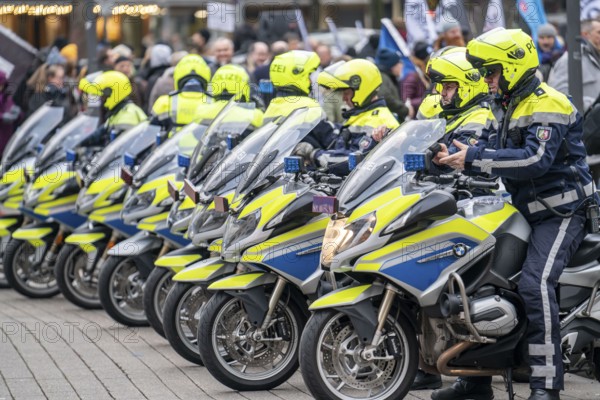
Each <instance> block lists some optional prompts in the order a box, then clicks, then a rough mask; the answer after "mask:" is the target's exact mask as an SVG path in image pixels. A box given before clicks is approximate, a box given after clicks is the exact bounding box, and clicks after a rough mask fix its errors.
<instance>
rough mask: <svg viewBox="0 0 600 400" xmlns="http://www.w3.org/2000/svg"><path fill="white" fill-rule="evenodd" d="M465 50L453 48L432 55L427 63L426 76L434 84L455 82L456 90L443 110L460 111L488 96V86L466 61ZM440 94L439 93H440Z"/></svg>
mask: <svg viewBox="0 0 600 400" xmlns="http://www.w3.org/2000/svg"><path fill="white" fill-rule="evenodd" d="M466 54H467V53H466V48H464V47H454V48H452V49H447V50H446V51H441V50H440V52H439V54H434V56H433V57H431V58H430V59H429V62H428V63H427V68H426V72H427V76H429V79H431V81H432V82H434V83H435V84H436V90H439V87H438V86H437V85H438V84H442V83H444V82H456V83H457V84H458V89H457V90H456V93H455V94H454V97H453V98H452V102H451V103H450V104H448V105H445V106H442V107H443V108H445V109H448V108H450V109H461V108H463V107H465V106H467V105H470V104H472V102H473V101H477V100H479V99H481V98H482V97H484V96H485V95H487V94H488V91H489V89H488V85H487V84H486V83H485V81H484V80H483V77H482V76H481V74H480V73H479V71H478V70H477V69H475V68H474V67H473V65H471V63H470V62H469V61H467V56H466ZM440 93H441V92H440Z"/></svg>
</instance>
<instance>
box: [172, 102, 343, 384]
mask: <svg viewBox="0 0 600 400" xmlns="http://www.w3.org/2000/svg"><path fill="white" fill-rule="evenodd" d="M321 119H322V115H321V109H320V108H313V109H310V108H305V109H299V110H297V111H295V112H293V113H292V114H291V115H290V116H289V118H288V119H287V120H286V121H285V122H283V124H282V126H281V128H279V129H278V130H277V131H276V132H275V133H274V134H273V135H272V136H271V137H270V138H269V140H268V141H267V143H266V144H265V145H264V147H263V149H262V150H261V151H260V153H259V155H258V156H257V157H256V158H255V159H254V161H253V163H252V166H251V168H250V169H249V170H248V173H247V176H246V178H245V179H243V180H242V181H241V182H240V184H239V185H238V188H237V189H236V193H235V196H234V198H233V200H232V203H231V210H230V213H231V215H230V216H229V217H228V220H227V226H226V229H225V234H224V236H223V242H222V252H221V260H219V259H217V260H215V261H214V263H215V264H213V268H229V269H230V271H231V272H236V274H234V275H230V276H226V277H224V278H222V279H219V280H216V281H214V282H212V283H210V285H209V286H208V290H209V291H214V292H215V293H214V294H213V295H212V297H211V298H210V300H208V302H207V303H206V305H205V306H204V309H203V310H202V312H201V315H200V321H199V325H198V346H199V350H200V356H201V358H202V361H203V362H204V365H205V366H206V367H207V369H208V370H209V372H210V373H211V374H212V375H213V376H214V377H215V378H216V379H217V380H219V381H220V382H221V383H223V384H225V385H227V386H229V387H231V388H233V389H236V390H265V389H271V388H274V387H276V386H279V385H280V384H282V383H283V382H285V381H286V380H287V379H288V378H289V377H290V376H291V375H292V374H293V373H294V372H295V371H296V369H297V368H298V358H297V357H298V350H299V344H300V343H299V341H300V333H301V331H302V328H303V327H304V324H305V321H306V319H307V317H308V308H307V301H310V300H311V298H316V297H317V290H318V289H319V287H320V285H319V284H320V282H321V276H322V273H321V271H320V270H319V269H318V253H319V249H320V248H321V243H322V241H323V234H324V229H325V227H326V225H327V220H328V216H326V215H325V216H324V215H322V214H321V213H320V212H318V211H313V209H312V200H313V197H314V196H315V195H332V194H334V193H335V191H336V189H337V188H338V187H339V185H340V184H341V181H342V179H341V178H339V177H336V176H332V175H328V174H326V173H323V172H320V171H314V172H311V173H307V174H304V173H302V172H301V166H302V165H303V163H304V162H303V160H302V158H301V157H288V156H290V155H291V154H292V152H293V150H294V149H295V147H296V145H297V144H298V143H300V142H301V140H302V139H304V137H305V136H306V135H307V134H308V133H309V132H310V131H312V130H313V128H314V127H315V126H316V125H317V124H318V123H319V122H320V121H321ZM286 164H287V166H286V167H285V168H284V165H286ZM284 171H285V172H288V173H289V174H288V175H284ZM217 200H219V199H217ZM207 263H208V262H207ZM224 264H226V265H227V266H225V265H224ZM238 264H239V265H238ZM183 272H185V271H183ZM183 272H181V273H183Z"/></svg>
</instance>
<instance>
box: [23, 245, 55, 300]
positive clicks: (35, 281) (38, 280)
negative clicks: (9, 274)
mask: <svg viewBox="0 0 600 400" xmlns="http://www.w3.org/2000/svg"><path fill="white" fill-rule="evenodd" d="M40 249H41V248H38V247H35V246H33V245H32V244H31V243H29V242H23V243H22V244H21V246H19V247H18V248H17V250H16V251H15V256H14V261H13V269H14V271H15V274H14V275H15V278H16V280H17V281H18V282H19V284H20V285H21V286H23V287H26V288H27V289H28V290H30V291H31V292H34V293H40V294H43V293H49V292H55V291H56V290H57V287H58V284H57V282H56V277H55V276H54V270H53V268H42V266H41V262H40V263H37V264H34V261H33V259H34V258H35V256H36V251H40ZM44 256H45V254H43V255H42V257H41V259H43V257H44Z"/></svg>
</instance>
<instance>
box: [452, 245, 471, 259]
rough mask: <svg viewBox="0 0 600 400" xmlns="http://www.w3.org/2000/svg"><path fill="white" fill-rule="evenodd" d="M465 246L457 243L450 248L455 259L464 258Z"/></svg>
mask: <svg viewBox="0 0 600 400" xmlns="http://www.w3.org/2000/svg"><path fill="white" fill-rule="evenodd" d="M467 250H468V249H467V246H466V245H465V244H463V243H457V244H455V245H454V246H452V252H453V253H454V255H455V256H456V257H464V256H465V254H467Z"/></svg>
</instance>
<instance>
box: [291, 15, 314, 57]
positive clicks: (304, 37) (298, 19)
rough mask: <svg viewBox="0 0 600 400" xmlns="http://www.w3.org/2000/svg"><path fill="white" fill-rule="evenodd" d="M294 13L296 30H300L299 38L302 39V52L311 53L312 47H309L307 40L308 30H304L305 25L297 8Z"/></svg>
mask: <svg viewBox="0 0 600 400" xmlns="http://www.w3.org/2000/svg"><path fill="white" fill-rule="evenodd" d="M294 12H295V13H296V22H297V23H298V29H299V30H300V36H301V37H302V42H303V43H304V50H308V51H312V46H311V45H310V41H309V40H308V29H306V23H305V22H304V16H303V15H302V11H300V9H299V8H297V9H296V10H294Z"/></svg>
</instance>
